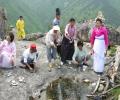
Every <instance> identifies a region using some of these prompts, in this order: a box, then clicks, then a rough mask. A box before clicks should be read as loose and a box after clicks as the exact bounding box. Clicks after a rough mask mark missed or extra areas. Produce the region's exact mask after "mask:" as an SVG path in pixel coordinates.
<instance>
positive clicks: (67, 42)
mask: <svg viewBox="0 0 120 100" xmlns="http://www.w3.org/2000/svg"><path fill="white" fill-rule="evenodd" d="M75 38H76V25H75V19H74V18H71V19H70V20H69V24H67V25H66V28H65V34H64V37H63V41H62V45H61V61H62V63H61V65H63V64H65V63H67V62H66V60H72V56H73V53H74V39H75Z"/></svg>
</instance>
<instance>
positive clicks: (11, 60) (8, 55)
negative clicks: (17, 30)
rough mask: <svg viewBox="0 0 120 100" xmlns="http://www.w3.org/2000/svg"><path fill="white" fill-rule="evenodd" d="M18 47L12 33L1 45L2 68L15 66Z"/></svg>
mask: <svg viewBox="0 0 120 100" xmlns="http://www.w3.org/2000/svg"><path fill="white" fill-rule="evenodd" d="M15 56H16V45H15V43H14V35H13V33H12V32H10V33H9V34H8V35H7V36H6V39H5V40H4V41H2V42H1V43H0V68H12V67H13V66H14V65H15Z"/></svg>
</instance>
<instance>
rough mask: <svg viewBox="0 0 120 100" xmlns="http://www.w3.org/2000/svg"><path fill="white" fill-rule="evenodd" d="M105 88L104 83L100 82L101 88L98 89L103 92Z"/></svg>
mask: <svg viewBox="0 0 120 100" xmlns="http://www.w3.org/2000/svg"><path fill="white" fill-rule="evenodd" d="M103 90H104V85H103V84H100V86H99V88H98V91H99V92H101V91H103Z"/></svg>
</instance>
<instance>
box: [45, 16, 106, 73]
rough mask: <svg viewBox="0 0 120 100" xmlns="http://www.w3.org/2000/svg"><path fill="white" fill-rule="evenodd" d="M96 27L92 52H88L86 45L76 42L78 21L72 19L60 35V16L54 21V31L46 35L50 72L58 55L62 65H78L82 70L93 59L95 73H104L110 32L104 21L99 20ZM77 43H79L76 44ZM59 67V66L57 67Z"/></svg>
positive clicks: (92, 38)
mask: <svg viewBox="0 0 120 100" xmlns="http://www.w3.org/2000/svg"><path fill="white" fill-rule="evenodd" d="M95 21H96V25H95V26H94V27H93V28H92V31H91V35H90V43H91V52H88V51H87V49H86V47H85V46H84V43H83V42H82V41H81V40H79V41H77V40H76V36H77V33H76V21H75V19H74V18H71V19H70V20H69V22H68V24H67V25H66V27H65V31H64V34H62V35H61V33H60V15H56V18H55V19H54V20H53V27H52V29H51V30H50V31H49V32H48V33H47V34H46V39H45V41H46V49H47V58H48V62H49V71H51V68H52V67H53V66H54V65H56V59H57V57H56V55H57V53H58V55H59V57H60V60H61V64H60V65H64V64H71V63H73V64H77V65H78V66H79V67H80V68H81V69H82V68H83V65H87V66H88V65H89V63H88V60H89V59H90V58H93V69H94V71H95V73H97V74H102V73H103V72H104V63H105V53H106V50H107V48H108V32H107V29H106V27H105V26H104V24H103V22H102V19H100V18H97V19H96V20H95ZM76 42H77V43H76ZM57 66H58V65H57Z"/></svg>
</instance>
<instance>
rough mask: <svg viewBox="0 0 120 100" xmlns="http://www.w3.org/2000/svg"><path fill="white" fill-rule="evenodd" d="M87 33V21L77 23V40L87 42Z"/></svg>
mask: <svg viewBox="0 0 120 100" xmlns="http://www.w3.org/2000/svg"><path fill="white" fill-rule="evenodd" d="M88 33H89V27H88V23H87V22H84V23H82V24H78V25H77V39H78V40H82V41H84V42H88V41H89V36H88Z"/></svg>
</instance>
